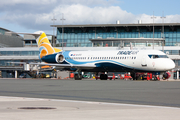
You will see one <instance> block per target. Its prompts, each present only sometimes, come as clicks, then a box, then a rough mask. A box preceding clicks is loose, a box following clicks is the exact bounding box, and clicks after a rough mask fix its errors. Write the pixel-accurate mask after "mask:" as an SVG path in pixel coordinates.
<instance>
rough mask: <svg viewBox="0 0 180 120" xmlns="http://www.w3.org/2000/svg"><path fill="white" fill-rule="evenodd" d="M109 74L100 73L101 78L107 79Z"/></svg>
mask: <svg viewBox="0 0 180 120" xmlns="http://www.w3.org/2000/svg"><path fill="white" fill-rule="evenodd" d="M107 79H108V76H107V74H100V80H107Z"/></svg>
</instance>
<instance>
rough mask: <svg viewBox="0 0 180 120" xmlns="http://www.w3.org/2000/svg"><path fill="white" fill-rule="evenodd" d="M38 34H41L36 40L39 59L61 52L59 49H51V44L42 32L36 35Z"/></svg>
mask: <svg viewBox="0 0 180 120" xmlns="http://www.w3.org/2000/svg"><path fill="white" fill-rule="evenodd" d="M39 32H40V33H41V35H40V36H39V37H38V38H37V39H36V42H37V44H38V47H39V52H40V54H39V57H40V58H42V57H43V56H45V55H49V54H53V53H56V52H60V51H62V50H60V49H57V48H53V47H52V46H51V43H50V42H49V40H48V38H47V36H46V34H45V33H44V32H42V31H38V33H39ZM36 33H37V32H36Z"/></svg>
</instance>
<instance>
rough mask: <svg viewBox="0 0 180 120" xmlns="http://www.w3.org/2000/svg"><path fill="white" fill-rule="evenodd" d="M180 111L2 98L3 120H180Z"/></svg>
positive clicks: (0, 105) (163, 108) (122, 105)
mask: <svg viewBox="0 0 180 120" xmlns="http://www.w3.org/2000/svg"><path fill="white" fill-rule="evenodd" d="M179 113H180V108H175V107H163V106H149V105H134V104H119V103H104V102H90V101H89V102H88V101H73V100H55V99H36V98H22V97H3V96H2V97H0V120H92V119H93V120H120V119H121V120H132V119H133V120H134V119H135V120H136V119H137V120H179V119H180V114H179Z"/></svg>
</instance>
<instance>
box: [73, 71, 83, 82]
mask: <svg viewBox="0 0 180 120" xmlns="http://www.w3.org/2000/svg"><path fill="white" fill-rule="evenodd" d="M76 72H78V73H76V74H75V75H74V79H75V80H82V74H81V70H79V69H78V70H77V71H76Z"/></svg>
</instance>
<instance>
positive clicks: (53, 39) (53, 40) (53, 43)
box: [51, 15, 56, 47]
mask: <svg viewBox="0 0 180 120" xmlns="http://www.w3.org/2000/svg"><path fill="white" fill-rule="evenodd" d="M51 20H52V21H53V37H52V45H53V47H55V35H54V23H55V21H56V19H55V17H54V15H53V19H51Z"/></svg>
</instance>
